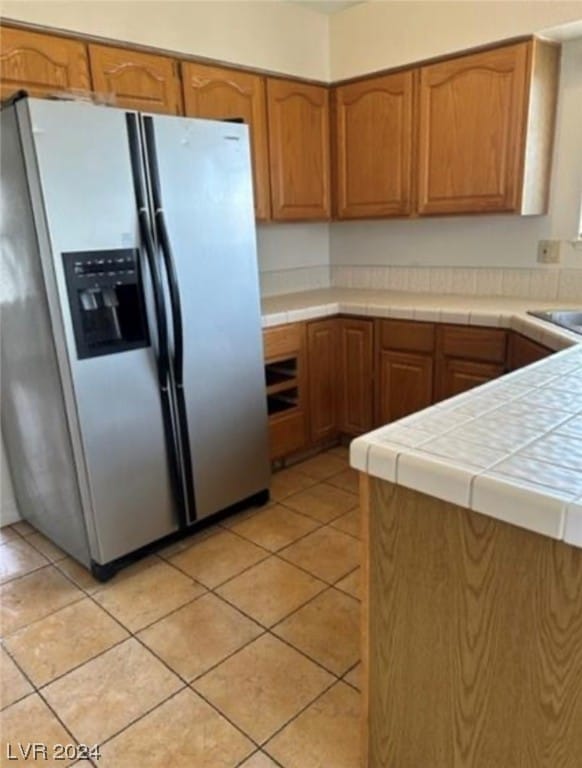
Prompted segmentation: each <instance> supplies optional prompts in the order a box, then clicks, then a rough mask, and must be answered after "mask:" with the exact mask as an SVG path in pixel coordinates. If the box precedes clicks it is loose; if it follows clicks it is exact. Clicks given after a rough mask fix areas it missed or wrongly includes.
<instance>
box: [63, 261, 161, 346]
mask: <svg viewBox="0 0 582 768" xmlns="http://www.w3.org/2000/svg"><path fill="white" fill-rule="evenodd" d="M63 265H64V270H65V278H66V281H67V291H68V295H69V304H70V307H71V316H72V320H73V329H74V333H75V342H76V345H77V356H78V357H79V359H83V358H87V357H97V356H98V355H111V354H114V353H116V352H124V351H125V350H128V349H137V348H139V347H146V346H148V345H149V336H148V331H147V321H146V313H145V306H144V298H143V287H142V279H141V270H140V264H139V255H138V252H137V251H136V250H134V249H127V248H124V249H120V250H110V251H84V252H82V253H63Z"/></svg>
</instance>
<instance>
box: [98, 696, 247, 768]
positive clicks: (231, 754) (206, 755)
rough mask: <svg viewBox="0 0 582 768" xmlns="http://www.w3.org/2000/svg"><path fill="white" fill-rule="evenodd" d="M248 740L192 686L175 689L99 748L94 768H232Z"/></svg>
mask: <svg viewBox="0 0 582 768" xmlns="http://www.w3.org/2000/svg"><path fill="white" fill-rule="evenodd" d="M253 749H254V745H253V744H252V742H250V741H249V740H248V739H247V738H246V737H245V736H243V734H242V733H240V731H238V730H237V729H236V728H234V727H233V726H232V725H231V724H230V723H229V722H228V721H227V720H225V719H224V718H223V717H221V715H219V714H218V713H217V712H216V711H215V710H214V709H212V707H210V706H209V705H208V704H207V703H206V702H205V701H203V700H202V699H201V698H200V697H199V696H198V695H196V694H195V693H194V692H193V691H192V690H190V689H187V690H185V691H180V693H178V694H177V695H176V696H173V697H172V698H171V699H170V700H169V701H166V702H164V703H163V704H161V705H160V706H159V707H157V708H156V709H154V710H153V712H150V713H149V714H148V715H146V716H145V717H144V718H143V719H141V720H139V721H138V722H137V723H135V724H134V725H132V726H131V727H130V728H128V729H127V730H126V731H124V732H123V733H121V734H119V736H116V737H115V738H114V739H112V740H111V741H110V742H108V743H107V744H105V745H104V747H103V748H102V758H101V760H100V761H99V767H100V768H138V766H139V768H168V766H171V768H234V766H237V765H238V764H239V763H240V761H241V760H242V759H244V757H245V755H248V754H249V753H250V752H252V751H253Z"/></svg>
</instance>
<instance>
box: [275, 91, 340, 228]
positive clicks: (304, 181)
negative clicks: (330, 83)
mask: <svg viewBox="0 0 582 768" xmlns="http://www.w3.org/2000/svg"><path fill="white" fill-rule="evenodd" d="M267 111H268V118H269V159H270V166H271V168H270V170H271V198H272V209H273V218H274V219H280V220H288V221H289V220H294V219H295V220H301V219H327V218H329V215H330V185H329V92H328V89H327V88H326V87H323V86H319V85H308V84H306V83H301V82H295V81H292V80H275V79H270V78H269V79H267Z"/></svg>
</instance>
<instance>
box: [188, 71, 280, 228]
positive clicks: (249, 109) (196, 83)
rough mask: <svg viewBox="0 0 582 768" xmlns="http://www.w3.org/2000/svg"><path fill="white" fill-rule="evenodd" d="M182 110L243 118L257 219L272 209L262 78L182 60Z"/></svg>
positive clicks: (216, 117) (192, 114)
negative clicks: (247, 132) (249, 140)
mask: <svg viewBox="0 0 582 768" xmlns="http://www.w3.org/2000/svg"><path fill="white" fill-rule="evenodd" d="M182 78H183V80H182V87H183V90H184V112H185V114H186V115H188V116H189V117H206V118H209V119H211V120H225V119H232V118H242V119H243V120H244V122H245V123H246V124H247V125H248V126H249V131H250V139H251V154H252V158H253V175H254V189H255V212H256V215H257V219H268V218H269V214H270V211H271V201H270V192H269V161H268V151H269V150H268V144H267V101H266V94H265V79H264V78H263V77H261V76H260V75H254V74H252V73H250V72H239V71H237V70H235V69H223V68H222V67H211V66H208V65H206V64H195V63H193V62H189V61H188V62H183V63H182Z"/></svg>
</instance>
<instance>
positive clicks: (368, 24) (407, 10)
mask: <svg viewBox="0 0 582 768" xmlns="http://www.w3.org/2000/svg"><path fill="white" fill-rule="evenodd" d="M581 19H582V2H580V0H571V1H570V2H561V1H560V0H554V1H552V2H547V1H546V0H518V1H517V2H515V1H514V0H503V1H501V2H488V1H487V0H485V1H484V2H470V1H468V0H457V2H441V1H440V0H436V1H434V0H433V1H431V0H424V1H422V0H419V1H418V2H417V1H416V0H405V1H404V2H402V1H401V2H386V1H385V0H375V1H374V0H372V2H366V3H362V4H361V5H356V6H354V7H353V8H348V9H347V10H345V11H343V12H342V13H337V14H334V15H333V16H332V17H331V19H330V76H331V79H332V80H338V79H341V78H344V77H352V76H354V75H359V74H363V73H366V72H372V71H374V70H377V69H384V68H388V67H394V66H399V65H402V64H407V63H409V62H413V61H418V60H420V59H426V58H430V57H431V56H438V55H442V54H445V53H451V52H453V51H459V50H462V49H464V48H470V47H472V46H477V45H483V44H485V43H490V42H494V41H496V40H502V39H505V38H509V37H516V36H519V35H526V34H532V33H539V32H540V31H542V30H544V29H547V28H549V27H554V26H556V25H560V24H564V23H566V22H570V21H573V20H581Z"/></svg>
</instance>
